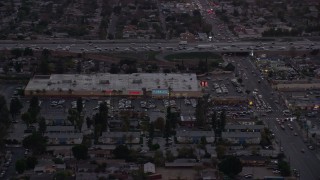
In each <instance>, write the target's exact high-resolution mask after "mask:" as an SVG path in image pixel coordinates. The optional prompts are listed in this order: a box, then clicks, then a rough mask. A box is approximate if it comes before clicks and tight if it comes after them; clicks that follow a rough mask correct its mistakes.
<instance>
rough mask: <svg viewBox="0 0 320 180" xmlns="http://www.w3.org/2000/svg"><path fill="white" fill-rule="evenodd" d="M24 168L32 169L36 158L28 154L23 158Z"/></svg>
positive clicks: (36, 160)
mask: <svg viewBox="0 0 320 180" xmlns="http://www.w3.org/2000/svg"><path fill="white" fill-rule="evenodd" d="M25 163H26V169H34V167H35V166H36V165H37V164H38V159H37V158H36V157H35V156H29V157H27V159H25Z"/></svg>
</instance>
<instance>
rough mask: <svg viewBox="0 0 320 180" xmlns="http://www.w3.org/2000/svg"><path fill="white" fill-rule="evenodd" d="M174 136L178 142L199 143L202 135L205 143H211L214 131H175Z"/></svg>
mask: <svg viewBox="0 0 320 180" xmlns="http://www.w3.org/2000/svg"><path fill="white" fill-rule="evenodd" d="M176 137H177V141H178V142H179V143H190V144H199V143H200V142H201V138H202V137H204V138H205V139H206V141H207V143H213V142H214V139H215V133H214V131H177V133H176Z"/></svg>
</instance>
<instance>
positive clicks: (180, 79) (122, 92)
mask: <svg viewBox="0 0 320 180" xmlns="http://www.w3.org/2000/svg"><path fill="white" fill-rule="evenodd" d="M25 95H26V96H31V95H37V96H64V97H68V96H70V97H72V96H93V97H94V96H132V97H140V96H149V97H155V98H164V97H169V96H170V97H201V96H202V91H201V87H200V84H199V81H198V79H197V76H196V74H166V73H152V74H151V73H150V74H149V73H135V74H109V73H97V74H52V75H35V76H34V77H33V78H32V79H30V81H29V83H28V85H27V87H26V88H25Z"/></svg>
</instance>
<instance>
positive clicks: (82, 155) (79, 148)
mask: <svg viewBox="0 0 320 180" xmlns="http://www.w3.org/2000/svg"><path fill="white" fill-rule="evenodd" d="M72 153H73V156H74V157H75V158H76V159H78V160H80V159H83V160H85V159H87V158H88V147H87V146H85V145H83V144H78V145H75V146H73V147H72Z"/></svg>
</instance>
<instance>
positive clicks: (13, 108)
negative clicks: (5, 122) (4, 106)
mask: <svg viewBox="0 0 320 180" xmlns="http://www.w3.org/2000/svg"><path fill="white" fill-rule="evenodd" d="M22 107H23V106H22V104H21V102H20V100H19V99H18V98H13V99H11V101H10V114H11V117H12V119H14V117H15V115H16V114H18V113H19V112H20V110H21V108H22Z"/></svg>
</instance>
